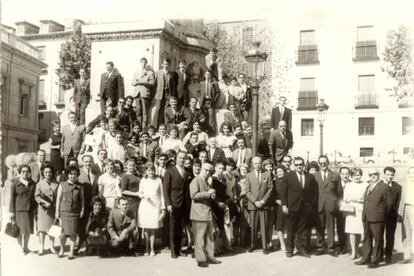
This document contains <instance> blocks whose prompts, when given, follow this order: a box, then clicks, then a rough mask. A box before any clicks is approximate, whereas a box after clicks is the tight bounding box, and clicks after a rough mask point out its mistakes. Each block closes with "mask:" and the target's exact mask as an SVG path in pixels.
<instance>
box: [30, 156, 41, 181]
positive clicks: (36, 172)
mask: <svg viewBox="0 0 414 276" xmlns="http://www.w3.org/2000/svg"><path fill="white" fill-rule="evenodd" d="M29 166H30V172H31V178H32V180H33V181H34V183H38V182H39V181H40V180H41V179H43V177H42V175H41V174H40V167H39V164H38V163H37V161H35V162H32V163H30V164H29Z"/></svg>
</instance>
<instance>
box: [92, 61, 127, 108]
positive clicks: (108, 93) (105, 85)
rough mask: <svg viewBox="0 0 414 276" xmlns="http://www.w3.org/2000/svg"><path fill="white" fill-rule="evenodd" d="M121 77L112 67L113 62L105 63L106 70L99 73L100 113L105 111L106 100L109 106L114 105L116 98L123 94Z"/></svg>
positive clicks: (116, 101)
mask: <svg viewBox="0 0 414 276" xmlns="http://www.w3.org/2000/svg"><path fill="white" fill-rule="evenodd" d="M123 90H124V87H123V79H122V76H121V74H119V72H118V71H117V70H115V68H114V63H113V62H112V61H108V62H107V63H106V72H105V73H103V74H102V75H101V86H100V92H99V95H98V96H99V98H100V99H101V114H102V115H103V114H104V113H105V110H106V107H107V104H108V101H110V106H112V107H116V105H117V103H118V98H120V97H123V94H124V91H123Z"/></svg>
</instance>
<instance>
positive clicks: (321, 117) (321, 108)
mask: <svg viewBox="0 0 414 276" xmlns="http://www.w3.org/2000/svg"><path fill="white" fill-rule="evenodd" d="M328 108H329V106H328V105H327V104H326V103H325V101H324V99H320V100H319V103H318V104H317V105H316V110H317V111H318V121H319V129H320V137H319V138H320V140H319V155H323V122H325V120H326V112H327V111H328Z"/></svg>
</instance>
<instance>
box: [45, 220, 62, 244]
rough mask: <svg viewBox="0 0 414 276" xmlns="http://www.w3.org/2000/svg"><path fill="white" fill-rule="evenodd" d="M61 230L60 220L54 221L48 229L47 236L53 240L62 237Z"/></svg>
mask: <svg viewBox="0 0 414 276" xmlns="http://www.w3.org/2000/svg"><path fill="white" fill-rule="evenodd" d="M62 233H63V228H62V226H61V223H60V219H56V220H55V223H54V224H53V225H52V226H51V227H50V228H49V231H47V234H48V235H49V236H51V237H54V238H55V239H59V238H60V237H61V236H62Z"/></svg>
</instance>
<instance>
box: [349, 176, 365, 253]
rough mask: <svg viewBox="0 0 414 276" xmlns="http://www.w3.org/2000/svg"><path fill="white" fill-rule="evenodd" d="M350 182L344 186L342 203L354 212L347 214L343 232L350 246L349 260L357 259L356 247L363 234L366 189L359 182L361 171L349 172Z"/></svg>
mask: <svg viewBox="0 0 414 276" xmlns="http://www.w3.org/2000/svg"><path fill="white" fill-rule="evenodd" d="M351 177H352V182H349V183H347V184H346V186H345V190H344V202H345V203H348V204H350V205H352V206H354V209H355V212H354V213H348V214H347V216H346V221H345V232H346V233H348V234H349V241H350V244H351V249H352V253H351V259H356V258H357V246H358V244H359V241H360V240H361V236H362V235H363V234H364V226H363V223H362V208H363V203H364V195H365V191H366V189H367V185H368V184H367V183H365V182H363V181H362V180H361V177H362V170H361V169H360V168H354V169H352V171H351Z"/></svg>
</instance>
